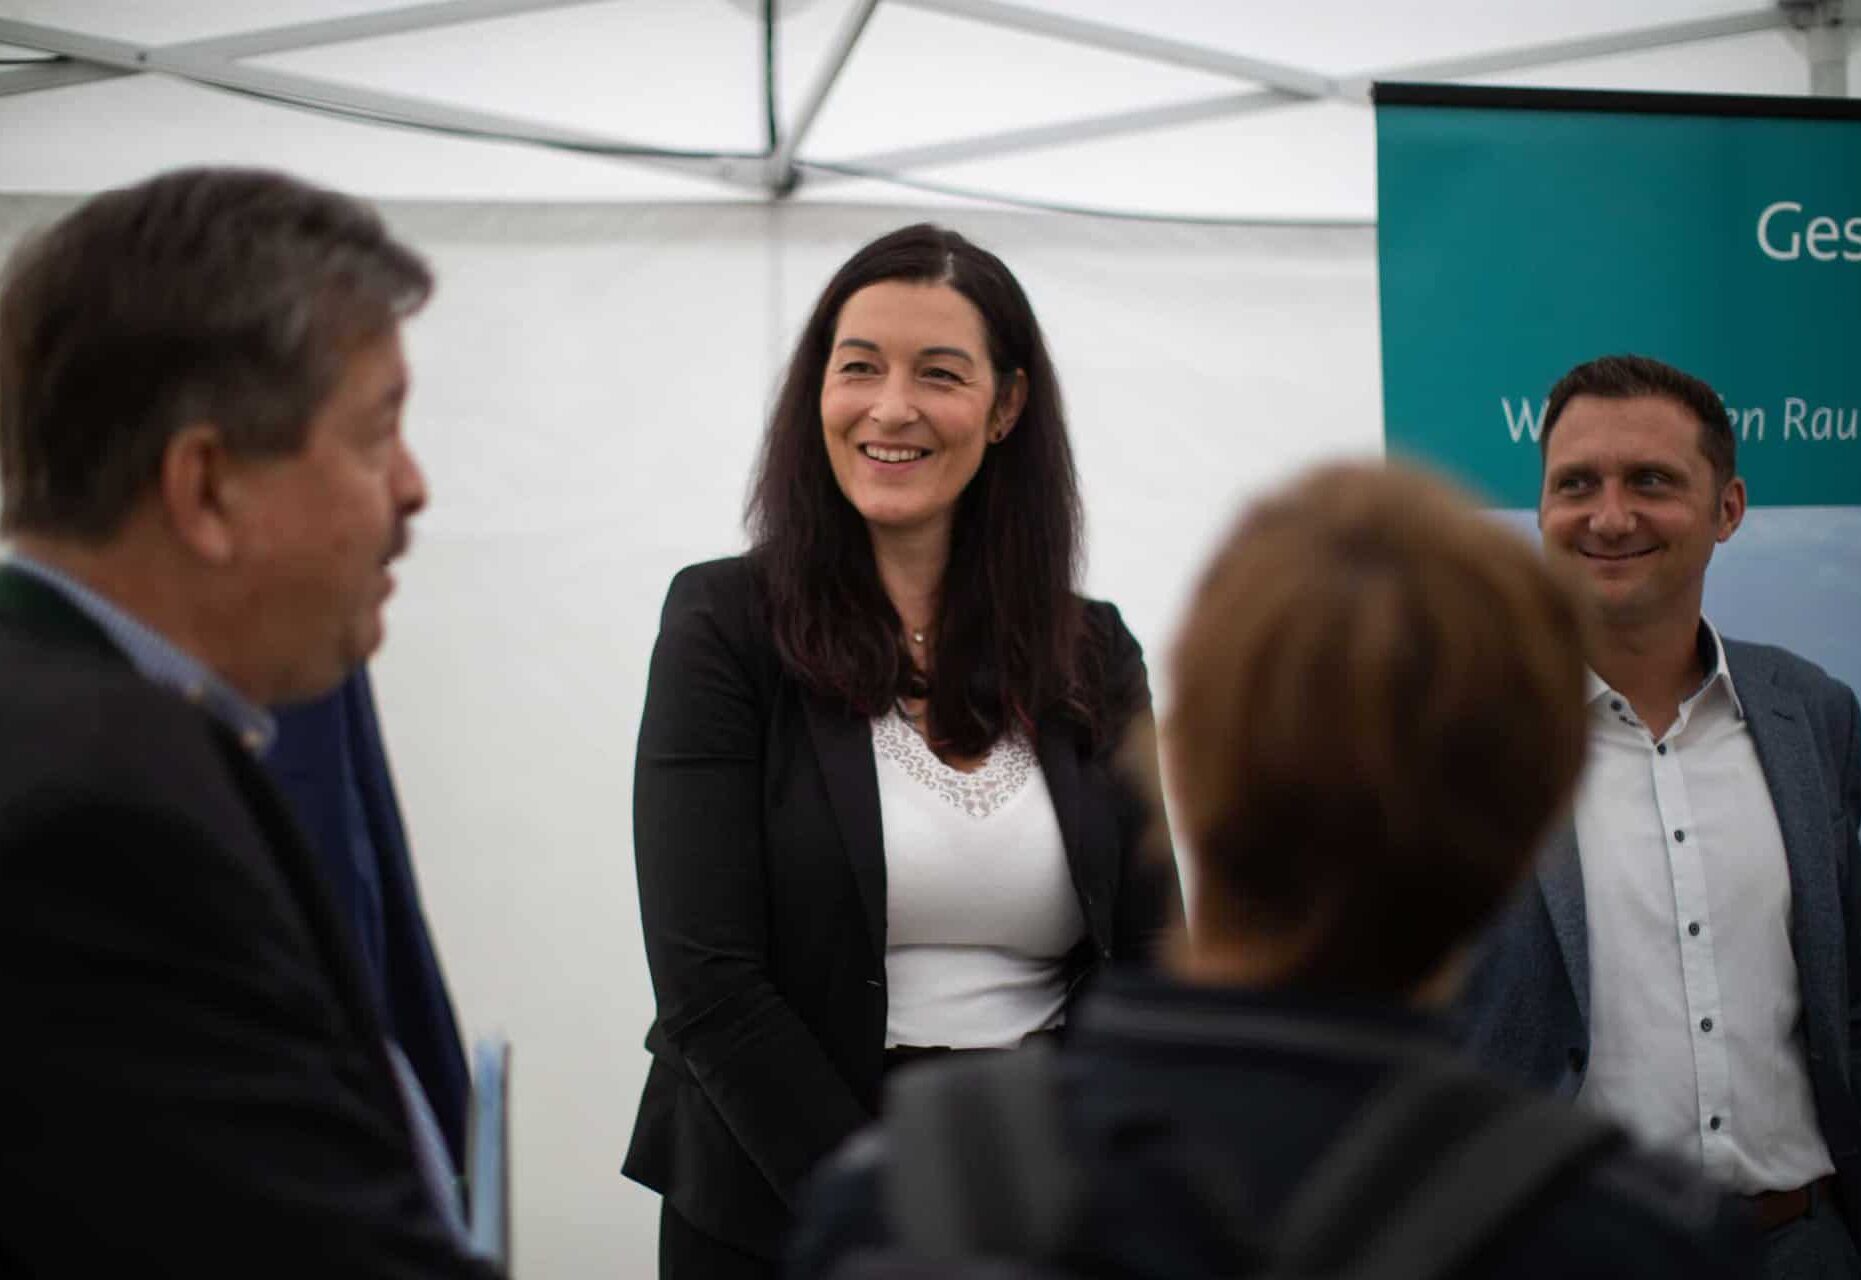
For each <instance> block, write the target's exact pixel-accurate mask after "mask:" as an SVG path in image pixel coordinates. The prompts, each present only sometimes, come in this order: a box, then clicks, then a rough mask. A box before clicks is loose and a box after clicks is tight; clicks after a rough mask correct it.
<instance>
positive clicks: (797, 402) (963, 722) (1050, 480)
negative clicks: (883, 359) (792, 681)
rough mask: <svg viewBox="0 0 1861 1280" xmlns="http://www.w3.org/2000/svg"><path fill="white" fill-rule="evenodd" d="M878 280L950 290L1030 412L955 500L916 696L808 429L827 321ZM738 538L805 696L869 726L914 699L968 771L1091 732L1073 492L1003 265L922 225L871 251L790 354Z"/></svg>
mask: <svg viewBox="0 0 1861 1280" xmlns="http://www.w3.org/2000/svg"><path fill="white" fill-rule="evenodd" d="M884 280H909V281H918V282H923V283H927V284H946V285H949V286H950V287H951V288H953V289H955V290H956V291H957V292H958V293H960V294H962V295H963V296H964V297H965V298H967V299H969V301H970V302H971V304H973V305H974V306H975V308H976V310H977V311H979V312H980V313H981V314H982V320H983V325H984V327H985V328H986V330H987V332H988V342H989V360H990V363H991V364H992V365H993V366H994V370H995V385H996V388H997V393H998V394H1000V395H1005V394H1007V392H1008V390H1009V388H1010V387H1012V386H1013V383H1014V376H1015V372H1016V370H1019V371H1021V372H1022V373H1023V374H1024V375H1025V376H1026V378H1027V401H1026V404H1025V406H1024V407H1023V408H1022V411H1021V416H1020V418H1019V420H1018V421H1017V423H1016V425H1015V427H1014V429H1013V430H1012V431H1010V432H1009V433H1008V435H1007V436H1006V437H1005V438H1004V439H1003V440H1002V441H1001V442H1000V443H998V444H994V445H991V446H989V448H988V449H987V450H986V451H985V452H984V454H983V459H982V466H981V469H980V470H978V471H977V472H976V475H975V478H974V479H972V480H971V481H970V482H969V485H968V487H967V488H966V489H964V490H963V494H962V496H961V497H960V498H959V499H958V500H957V507H956V513H955V521H954V529H953V532H952V534H951V545H950V560H949V566H948V567H947V568H946V569H945V571H944V580H943V590H942V596H941V603H940V605H939V611H938V616H937V622H936V631H935V636H936V639H935V645H936V652H935V655H934V656H935V661H934V662H933V663H932V664H931V670H932V672H933V673H934V676H933V679H932V680H931V682H930V685H929V688H928V690H925V689H924V688H923V675H922V673H921V672H919V670H918V669H917V667H916V665H915V663H914V662H913V660H912V658H911V655H910V654H909V652H908V651H907V650H906V648H905V646H904V643H903V637H902V624H901V622H900V620H899V617H898V613H897V611H896V610H895V609H894V608H893V607H892V603H891V601H890V599H889V598H888V597H887V596H886V594H885V589H884V587H883V586H882V585H881V583H880V581H879V571H878V566H877V564H876V563H875V562H874V560H873V552H872V539H871V535H870V533H869V532H868V530H867V527H866V522H865V520H864V518H863V517H862V516H861V515H860V514H859V512H858V511H857V510H856V509H855V508H854V506H853V504H852V503H851V502H849V501H848V500H847V498H846V496H845V495H844V494H843V493H841V491H840V486H839V485H838V484H837V483H836V482H835V480H834V475H833V469H832V466H831V464H830V463H829V462H828V458H827V448H826V443H825V441H824V439H823V437H822V428H821V385H822V381H823V379H824V378H825V376H826V371H827V357H828V354H829V348H830V346H831V344H832V342H833V335H834V327H835V325H836V324H837V323H838V322H839V318H840V309H841V308H842V307H843V306H845V305H846V301H847V299H848V298H851V297H852V296H853V295H854V294H855V293H858V292H859V291H860V290H861V289H864V288H865V287H866V286H867V285H870V284H876V283H878V282H880V281H884ZM748 522H749V526H750V533H751V536H752V539H753V541H754V546H755V549H754V551H753V552H752V555H753V557H754V559H755V561H756V563H757V566H758V568H759V569H760V572H761V575H762V578H763V580H764V585H765V589H766V590H767V592H768V596H769V606H770V614H771V623H772V625H773V627H774V629H775V641H776V647H777V649H778V650H779V651H780V653H781V656H782V660H783V662H784V663H785V664H786V665H787V666H788V668H789V670H790V671H792V672H793V673H794V674H795V675H796V676H797V677H799V678H800V679H801V680H802V681H803V682H804V683H805V684H806V685H808V686H809V687H810V688H812V689H814V690H816V691H817V692H820V693H823V694H827V695H829V696H832V697H835V698H837V699H839V700H841V701H844V702H845V703H846V704H847V705H848V706H849V707H850V708H852V709H853V710H854V711H856V712H858V713H859V714H861V715H867V716H873V715H878V714H880V713H881V712H882V711H884V710H885V709H886V708H887V707H888V706H890V705H891V704H892V702H893V700H894V699H896V698H898V697H900V696H901V695H905V694H910V693H913V692H922V693H924V694H925V696H926V697H927V699H928V703H929V705H928V714H927V716H926V721H925V723H926V725H927V726H928V728H929V736H930V738H931V741H933V742H934V743H935V744H936V745H937V746H938V747H940V748H942V749H944V750H947V751H950V752H952V753H955V754H958V755H978V754H980V753H982V752H983V751H986V750H987V749H988V747H989V745H990V744H991V743H993V742H994V741H995V740H996V739H997V738H999V737H1000V736H1001V735H1002V734H1003V733H1004V732H1005V731H1008V730H1010V729H1012V728H1019V729H1021V730H1023V731H1029V730H1031V729H1032V727H1033V723H1034V721H1035V719H1036V718H1038V717H1039V716H1041V715H1043V714H1045V713H1047V712H1049V711H1052V710H1055V709H1060V710H1064V711H1069V712H1071V713H1072V714H1073V715H1075V716H1076V717H1077V718H1079V719H1080V720H1082V721H1083V722H1084V723H1085V724H1086V725H1087V726H1088V727H1091V720H1092V717H1091V715H1090V713H1089V712H1088V711H1087V710H1086V708H1087V707H1088V706H1089V705H1090V700H1089V699H1087V698H1086V697H1084V696H1083V695H1082V693H1081V690H1080V683H1081V671H1080V646H1079V640H1080V627H1081V625H1082V624H1081V608H1080V601H1079V597H1078V596H1077V594H1076V593H1075V591H1074V585H1075V579H1076V575H1077V573H1078V568H1079V561H1080V527H1081V515H1080V509H1079V484H1078V477H1077V476H1076V475H1075V473H1074V471H1073V452H1072V446H1071V445H1070V444H1069V443H1068V442H1067V439H1066V419H1065V417H1064V415H1063V414H1062V413H1061V410H1060V387H1059V383H1058V381H1057V380H1056V379H1055V377H1054V374H1053V365H1052V362H1051V361H1050V360H1049V359H1048V357H1047V347H1046V344H1045V343H1044V342H1043V341H1042V340H1041V336H1040V325H1039V324H1038V323H1037V322H1036V321H1035V319H1034V310H1033V308H1032V307H1031V306H1029V305H1028V300H1027V295H1026V294H1025V293H1023V292H1022V291H1021V286H1020V284H1019V283H1017V282H1016V280H1015V278H1014V276H1013V275H1012V274H1011V273H1010V272H1009V270H1008V268H1007V267H1006V266H1004V265H1002V262H1001V259H999V258H997V257H996V256H995V255H994V254H992V253H989V252H987V251H985V250H982V249H978V248H977V247H976V246H975V245H973V244H971V243H970V242H969V241H967V240H965V239H964V238H963V237H962V236H960V235H958V234H956V233H955V232H954V231H947V230H945V229H943V228H941V227H935V226H931V225H929V224H927V223H921V224H919V225H917V226H911V227H905V228H902V229H901V230H898V231H894V232H892V233H891V234H890V235H886V236H882V237H880V238H879V239H877V240H875V241H873V242H872V243H871V244H869V245H867V246H866V247H865V248H863V249H861V250H860V251H859V252H858V253H856V254H854V255H853V257H852V258H851V259H849V260H848V261H847V263H846V265H845V266H843V267H841V268H840V270H839V271H838V272H837V273H835V275H834V278H833V279H832V280H830V281H829V282H828V284H827V289H826V291H825V292H824V293H822V294H821V298H820V301H819V302H817V303H815V305H814V313H813V314H812V315H811V316H809V317H808V323H807V327H806V328H805V329H803V330H802V333H801V340H800V341H799V342H798V343H797V344H796V347H795V354H794V357H793V358H792V359H791V360H790V361H789V363H788V372H787V374H786V376H785V377H784V378H783V381H782V389H781V392H780V394H779V395H778V397H777V399H776V404H775V411H774V413H773V415H772V416H771V418H770V422H769V431H768V434H767V436H766V437H765V438H764V441H763V450H762V459H761V461H760V463H759V464H758V466H757V471H756V481H755V486H754V488H753V489H752V491H751V493H750V499H749V510H748Z"/></svg>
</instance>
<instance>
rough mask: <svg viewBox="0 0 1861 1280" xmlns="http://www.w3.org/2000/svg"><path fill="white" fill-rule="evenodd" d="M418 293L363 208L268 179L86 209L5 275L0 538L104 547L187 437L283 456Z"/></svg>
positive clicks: (214, 181)
mask: <svg viewBox="0 0 1861 1280" xmlns="http://www.w3.org/2000/svg"><path fill="white" fill-rule="evenodd" d="M432 287H433V278H432V275H431V273H430V272H429V271H428V269H427V267H426V264H425V263H424V262H423V261H422V260H421V259H420V257H419V255H418V254H416V253H415V252H414V251H413V250H412V249H409V248H408V247H407V246H405V245H403V244H401V243H399V242H398V241H396V240H395V239H394V238H393V237H392V236H390V235H389V234H388V231H387V228H386V227H385V226H384V225H383V223H382V221H381V218H380V217H379V216H378V215H377V214H376V213H375V212H374V211H373V210H372V209H370V208H369V207H368V206H367V205H365V204H362V203H361V202H359V201H357V200H354V199H351V198H350V197H348V196H344V195H340V194H338V193H336V192H334V191H326V190H322V189H320V188H317V187H312V186H309V185H306V184H305V183H302V182H299V181H297V180H296V179H293V178H290V177H287V176H285V175H284V174H281V173H272V172H268V171H264V170H254V169H186V170H180V171H177V172H173V173H168V174H164V175H162V176H160V177H156V178H153V179H151V180H149V181H147V182H143V183H141V184H138V185H136V186H132V187H125V188H122V189H119V190H114V191H108V192H105V193H103V194H101V195H98V196H95V197H93V198H91V199H89V200H86V201H85V202H84V203H83V204H81V205H79V206H78V207H77V208H76V209H75V210H73V211H72V212H71V213H69V214H67V215H66V216H65V217H63V218H61V219H59V220H58V221H57V222H56V223H54V224H52V225H51V226H50V227H49V228H46V229H45V230H43V231H41V232H39V233H37V234H36V235H34V236H32V237H30V238H29V239H28V240H27V241H26V242H25V243H24V244H22V245H21V246H20V247H19V248H18V249H17V250H16V251H15V252H14V254H13V255H12V257H11V258H10V259H9V261H8V262H7V265H6V267H5V270H4V277H3V280H0V494H3V495H4V505H3V506H0V528H4V529H5V530H6V531H8V532H15V533H17V532H35V533H43V534H51V535H55V536H62V537H72V538H79V539H83V540H86V541H100V540H102V539H105V538H108V537H109V536H110V535H111V534H113V533H114V532H116V530H117V529H118V528H120V526H121V524H122V522H123V520H124V519H125V518H126V517H127V516H128V514H129V512H130V510H131V508H132V507H133V506H134V504H135V502H136V501H137V499H138V498H139V497H140V496H141V494H142V493H143V492H144V491H145V489H146V487H147V486H148V485H149V484H150V483H151V482H152V481H153V480H154V479H155V477H156V475H157V474H158V473H159V470H160V467H161V458H162V454H163V451H164V450H165V449H166V448H167V446H168V442H169V440H170V439H172V438H173V436H174V434H175V433H176V432H177V431H179V430H180V429H181V428H182V427H184V426H185V425H187V424H188V423H190V422H199V421H212V422H214V423H215V424H217V425H218V426H219V428H220V429H221V431H222V432H223V433H224V437H225V440H226V443H227V446H228V447H229V448H231V449H233V450H235V451H237V452H239V453H242V454H247V455H258V456H264V455H268V454H289V453H292V452H295V451H296V450H297V449H298V448H300V447H301V446H302V444H303V441H304V434H305V430H306V428H307V426H308V424H309V421H310V419H311V417H312V416H313V415H314V413H315V410H316V408H317V406H318V405H319V404H321V403H322V401H323V399H324V398H325V396H327V395H328V393H329V391H330V390H331V388H332V387H333V386H334V384H335V380H336V378H337V376H338V374H339V372H340V370H341V367H342V362H343V360H344V359H345V358H346V357H347V355H348V354H349V353H350V352H351V351H352V350H354V348H355V347H356V346H358V345H360V344H361V343H363V342H366V341H368V340H370V339H372V338H374V337H377V336H379V335H380V334H381V333H383V332H385V331H386V330H388V329H389V328H390V327H392V325H393V324H394V323H395V322H397V321H398V320H399V319H401V318H402V317H404V316H406V315H408V314H410V313H412V312H413V311H415V310H417V309H418V308H419V307H420V306H421V305H422V304H423V303H424V302H425V301H426V298H427V296H428V294H429V293H430V292H431V290H432Z"/></svg>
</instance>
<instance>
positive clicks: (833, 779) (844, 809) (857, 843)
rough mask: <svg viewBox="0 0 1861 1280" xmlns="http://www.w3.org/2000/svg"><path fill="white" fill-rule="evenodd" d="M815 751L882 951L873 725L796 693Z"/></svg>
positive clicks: (881, 842)
mask: <svg viewBox="0 0 1861 1280" xmlns="http://www.w3.org/2000/svg"><path fill="white" fill-rule="evenodd" d="M801 700H802V704H803V707H804V708H805V710H806V712H807V717H808V733H809V736H810V737H812V738H813V739H814V754H815V756H816V757H817V758H818V759H819V760H820V763H821V776H822V777H823V778H824V779H825V780H826V782H827V799H828V802H829V803H830V804H831V805H832V806H833V811H834V820H835V821H836V822H837V823H838V824H839V826H840V838H841V840H842V842H843V843H844V844H845V846H846V852H847V859H848V860H849V861H850V862H851V863H852V865H853V880H854V883H856V884H857V885H858V886H859V897H860V903H861V905H862V906H863V907H864V908H865V912H866V930H867V935H868V936H869V937H870V938H871V939H872V946H873V953H874V954H875V955H880V956H883V955H884V954H885V834H884V831H883V829H882V826H881V823H880V819H879V773H878V769H877V767H876V766H875V765H874V764H873V759H872V726H871V725H869V724H868V723H867V722H866V721H865V720H864V719H863V718H861V717H859V716H856V715H853V714H851V713H850V712H848V711H846V710H845V709H844V708H842V707H840V706H838V705H836V704H833V703H829V702H827V701H826V700H824V699H822V698H821V697H819V696H817V695H815V694H812V693H803V694H802V695H801Z"/></svg>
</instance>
